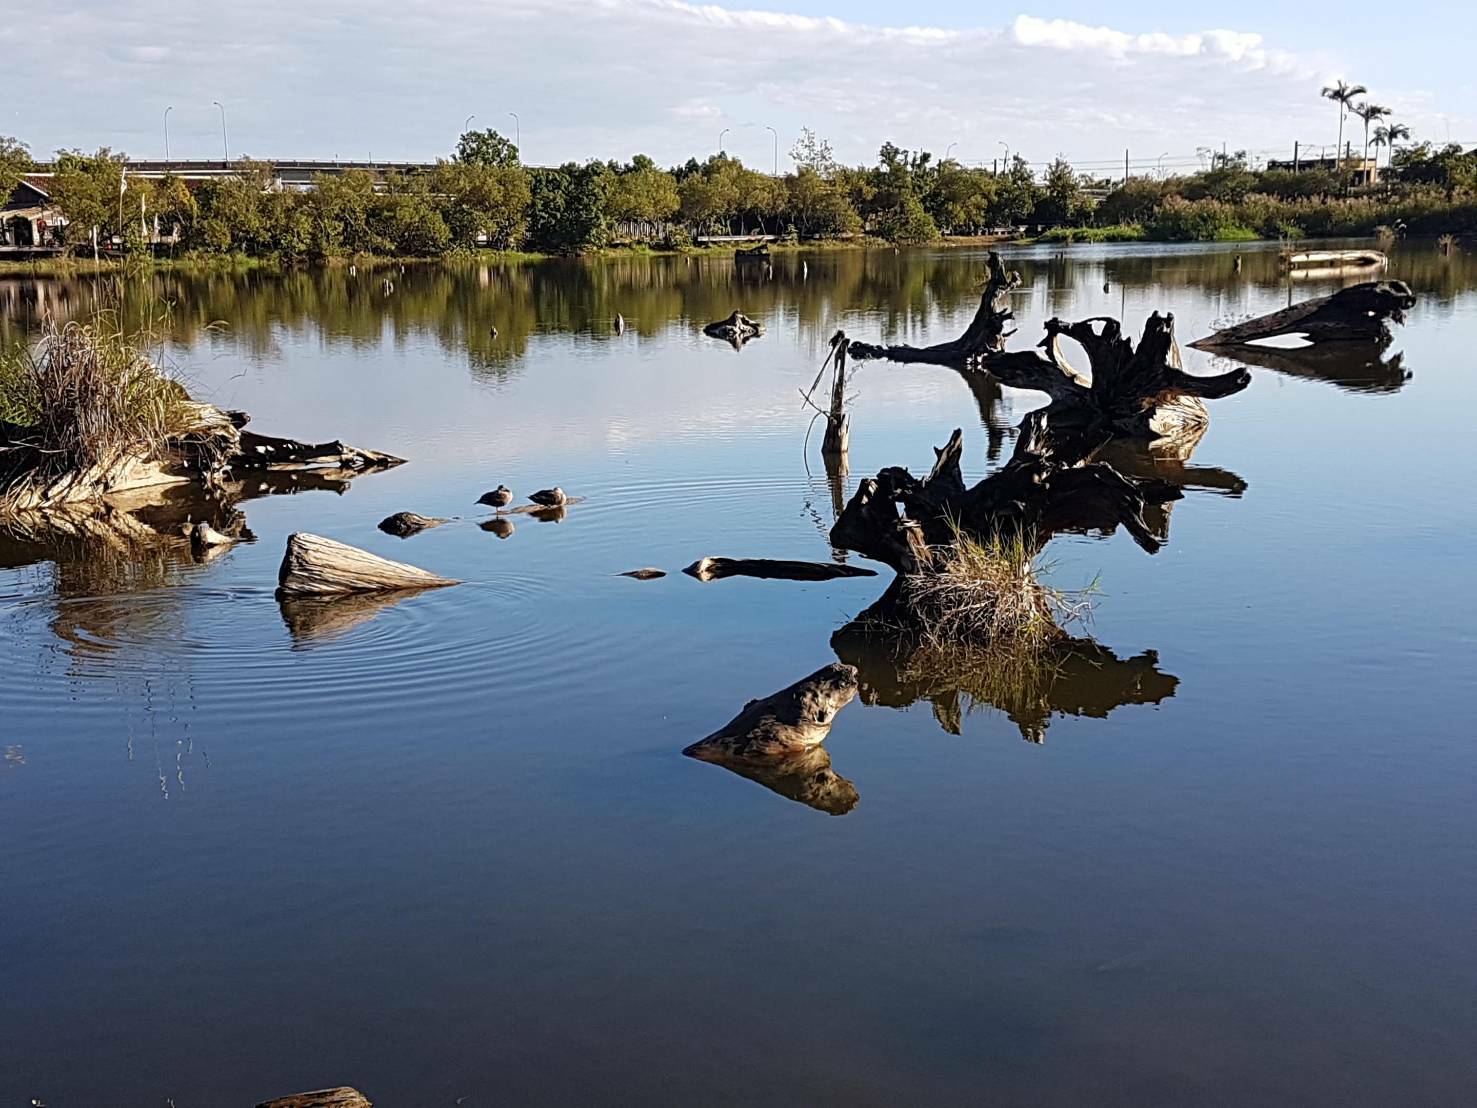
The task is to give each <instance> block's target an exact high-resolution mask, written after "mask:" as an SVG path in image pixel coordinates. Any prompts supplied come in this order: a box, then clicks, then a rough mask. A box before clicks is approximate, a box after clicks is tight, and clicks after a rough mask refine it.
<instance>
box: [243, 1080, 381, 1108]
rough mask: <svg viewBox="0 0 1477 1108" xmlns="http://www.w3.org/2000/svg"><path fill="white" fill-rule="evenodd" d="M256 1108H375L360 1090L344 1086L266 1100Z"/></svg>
mask: <svg viewBox="0 0 1477 1108" xmlns="http://www.w3.org/2000/svg"><path fill="white" fill-rule="evenodd" d="M256 1108H374V1101H372V1100H370V1099H369V1098H368V1097H367V1096H365V1095H364V1094H363V1093H361V1092H360V1091H359V1090H358V1089H351V1088H350V1087H349V1086H347V1085H343V1086H341V1087H339V1088H337V1089H317V1090H314V1091H313V1092H311V1093H293V1094H292V1095H291V1096H282V1097H277V1098H276V1099H274V1100H264V1101H262V1102H261V1103H260V1104H258V1105H257V1106H256Z"/></svg>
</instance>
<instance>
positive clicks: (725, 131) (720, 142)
mask: <svg viewBox="0 0 1477 1108" xmlns="http://www.w3.org/2000/svg"><path fill="white" fill-rule="evenodd" d="M731 130H733V128H732V127H725V128H723V130H721V131H719V132H718V153H720V154H721V153H723V136H724V135H726V134H728V132H729V131H731Z"/></svg>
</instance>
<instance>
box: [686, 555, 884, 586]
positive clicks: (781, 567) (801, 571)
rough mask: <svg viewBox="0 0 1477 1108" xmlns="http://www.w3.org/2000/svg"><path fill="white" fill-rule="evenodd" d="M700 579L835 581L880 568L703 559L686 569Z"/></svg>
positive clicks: (781, 560) (779, 560)
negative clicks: (748, 578) (735, 578)
mask: <svg viewBox="0 0 1477 1108" xmlns="http://www.w3.org/2000/svg"><path fill="white" fill-rule="evenodd" d="M682 572H683V573H685V574H687V575H688V576H689V577H696V578H697V579H698V580H699V581H720V580H722V579H723V578H725V577H760V578H764V579H766V580H777V581H831V580H834V579H835V578H837V577H876V576H877V571H876V570H873V569H863V568H861V567H860V566H847V565H841V564H839V563H837V562H797V561H791V560H789V559H787V558H699V559H698V560H697V561H695V562H693V563H692V565H690V566H688V567H687V568H686V569H684V570H683V571H682Z"/></svg>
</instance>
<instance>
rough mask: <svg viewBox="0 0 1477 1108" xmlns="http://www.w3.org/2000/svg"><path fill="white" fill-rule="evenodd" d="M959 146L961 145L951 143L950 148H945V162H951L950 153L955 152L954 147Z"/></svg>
mask: <svg viewBox="0 0 1477 1108" xmlns="http://www.w3.org/2000/svg"><path fill="white" fill-rule="evenodd" d="M958 145H959V144H958V143H957V142H951V143H949V145H948V146H946V147H944V161H948V160H949V151H951V150H953V149H954V147H956V146H958Z"/></svg>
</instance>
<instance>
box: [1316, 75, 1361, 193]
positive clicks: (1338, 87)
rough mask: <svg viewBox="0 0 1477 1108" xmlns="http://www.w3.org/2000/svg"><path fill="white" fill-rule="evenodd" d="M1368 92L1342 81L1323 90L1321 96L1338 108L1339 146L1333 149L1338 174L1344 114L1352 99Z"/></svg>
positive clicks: (1341, 168)
mask: <svg viewBox="0 0 1477 1108" xmlns="http://www.w3.org/2000/svg"><path fill="white" fill-rule="evenodd" d="M1368 91H1369V90H1368V89H1367V88H1365V87H1364V86H1363V85H1346V84H1344V82H1343V81H1339V82H1337V83H1336V84H1334V85H1332V86H1331V87H1328V88H1325V89H1324V90H1323V95H1324V96H1326V97H1328V99H1330V100H1332V101H1333V102H1334V103H1336V104H1337V105H1338V106H1339V144H1338V145H1337V146H1335V147H1334V148H1333V154H1334V165H1335V167H1336V169H1337V171H1338V172H1340V174H1341V173H1342V171H1343V168H1344V113H1346V112H1347V111H1348V110H1349V103H1350V101H1352V100H1353V99H1354V97H1356V96H1363V95H1364V94H1365V93H1367V92H1368Z"/></svg>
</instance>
